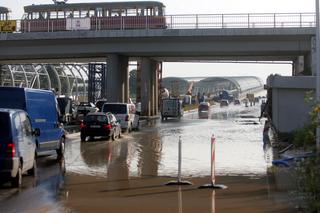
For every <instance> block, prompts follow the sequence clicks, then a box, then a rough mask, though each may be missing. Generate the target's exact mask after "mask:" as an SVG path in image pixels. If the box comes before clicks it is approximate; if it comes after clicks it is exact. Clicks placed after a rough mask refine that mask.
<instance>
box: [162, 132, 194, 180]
mask: <svg viewBox="0 0 320 213" xmlns="http://www.w3.org/2000/svg"><path fill="white" fill-rule="evenodd" d="M181 150H182V141H181V136H179V148H178V177H177V180H172V181H169V182H168V183H166V185H167V186H169V185H192V183H191V182H189V181H183V180H182V179H181V161H182V158H181Z"/></svg>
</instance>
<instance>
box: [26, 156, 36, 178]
mask: <svg viewBox="0 0 320 213" xmlns="http://www.w3.org/2000/svg"><path fill="white" fill-rule="evenodd" d="M34 158H36V157H34ZM36 174H37V161H36V159H34V160H33V166H32V168H31V169H29V170H28V175H32V176H35V175H36Z"/></svg>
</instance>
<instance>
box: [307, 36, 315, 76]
mask: <svg viewBox="0 0 320 213" xmlns="http://www.w3.org/2000/svg"><path fill="white" fill-rule="evenodd" d="M316 58H317V56H316V37H315V36H313V37H311V52H310V53H309V54H308V57H307V63H306V64H307V66H309V70H310V72H311V75H313V76H315V75H316V74H317V73H316V72H317V70H316V69H317V68H316V60H317V59H316Z"/></svg>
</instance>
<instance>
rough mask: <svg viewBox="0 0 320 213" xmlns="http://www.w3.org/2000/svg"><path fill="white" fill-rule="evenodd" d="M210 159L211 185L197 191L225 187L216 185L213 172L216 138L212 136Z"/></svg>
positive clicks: (201, 187) (224, 187)
mask: <svg viewBox="0 0 320 213" xmlns="http://www.w3.org/2000/svg"><path fill="white" fill-rule="evenodd" d="M210 158H211V183H209V184H205V185H202V186H200V187H199V189H203V188H212V189H226V188H227V186H225V185H221V184H218V185H217V184H216V171H215V169H216V168H215V167H216V165H215V163H216V138H215V136H214V135H212V136H211V150H210Z"/></svg>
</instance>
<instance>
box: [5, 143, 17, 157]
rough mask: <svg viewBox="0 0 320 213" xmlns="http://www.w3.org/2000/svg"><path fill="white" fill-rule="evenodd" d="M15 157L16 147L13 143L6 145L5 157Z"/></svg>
mask: <svg viewBox="0 0 320 213" xmlns="http://www.w3.org/2000/svg"><path fill="white" fill-rule="evenodd" d="M15 155H16V145H15V144H14V143H8V145H7V157H14V156H15Z"/></svg>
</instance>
